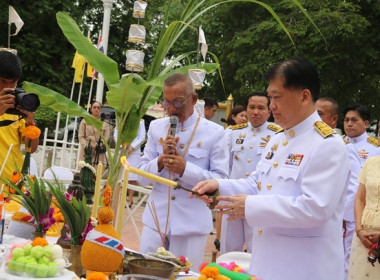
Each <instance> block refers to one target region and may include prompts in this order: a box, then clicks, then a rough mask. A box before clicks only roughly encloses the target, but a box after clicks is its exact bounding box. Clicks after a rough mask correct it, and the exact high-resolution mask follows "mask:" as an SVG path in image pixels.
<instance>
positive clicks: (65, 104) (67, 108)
mask: <svg viewBox="0 0 380 280" xmlns="http://www.w3.org/2000/svg"><path fill="white" fill-rule="evenodd" d="M23 88H24V89H25V91H26V92H30V93H35V94H37V95H38V97H39V99H40V102H41V104H43V105H46V106H48V107H49V108H51V109H53V110H55V111H57V112H66V113H67V114H68V115H70V116H78V117H83V118H84V119H85V120H86V123H87V124H89V125H93V126H95V127H96V128H97V129H99V130H101V129H102V122H101V121H99V120H98V119H97V118H94V117H93V116H91V115H90V114H89V113H88V112H87V111H86V110H85V109H83V108H82V107H81V106H79V105H78V104H77V103H75V102H73V101H71V100H70V99H68V98H66V97H65V96H64V95H62V94H59V93H58V92H56V91H54V90H51V89H49V88H46V87H43V86H40V85H37V84H34V83H31V82H26V81H25V82H24V83H23Z"/></svg>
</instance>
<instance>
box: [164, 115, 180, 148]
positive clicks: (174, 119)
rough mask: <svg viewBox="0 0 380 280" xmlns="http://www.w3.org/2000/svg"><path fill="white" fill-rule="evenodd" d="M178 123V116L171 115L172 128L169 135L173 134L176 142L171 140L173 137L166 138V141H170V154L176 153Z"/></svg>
mask: <svg viewBox="0 0 380 280" xmlns="http://www.w3.org/2000/svg"><path fill="white" fill-rule="evenodd" d="M177 124H178V117H177V116H175V115H173V116H170V128H169V135H170V136H173V138H174V143H175V144H174V143H172V141H170V140H171V139H170V138H172V137H168V138H166V141H168V140H169V141H168V142H169V143H168V144H167V154H170V155H175V154H176V145H177V142H176V141H175V134H176V130H177Z"/></svg>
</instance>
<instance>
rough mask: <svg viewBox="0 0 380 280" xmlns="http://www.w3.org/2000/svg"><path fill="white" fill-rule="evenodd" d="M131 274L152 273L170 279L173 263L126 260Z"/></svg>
mask: <svg viewBox="0 0 380 280" xmlns="http://www.w3.org/2000/svg"><path fill="white" fill-rule="evenodd" d="M128 268H129V271H130V273H132V274H143V275H153V276H158V277H162V278H165V279H170V276H171V275H172V274H173V271H174V264H172V263H168V262H163V261H159V260H149V259H134V260H130V261H129V262H128Z"/></svg>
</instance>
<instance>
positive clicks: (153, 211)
mask: <svg viewBox="0 0 380 280" xmlns="http://www.w3.org/2000/svg"><path fill="white" fill-rule="evenodd" d="M148 207H149V211H150V213H151V214H152V217H153V221H154V223H155V224H156V228H157V231H158V234H159V235H160V238H161V241H162V247H164V248H165V239H164V237H163V235H162V232H161V228H160V222H159V220H158V216H157V211H156V206H155V204H154V201H152V202H151V203H148Z"/></svg>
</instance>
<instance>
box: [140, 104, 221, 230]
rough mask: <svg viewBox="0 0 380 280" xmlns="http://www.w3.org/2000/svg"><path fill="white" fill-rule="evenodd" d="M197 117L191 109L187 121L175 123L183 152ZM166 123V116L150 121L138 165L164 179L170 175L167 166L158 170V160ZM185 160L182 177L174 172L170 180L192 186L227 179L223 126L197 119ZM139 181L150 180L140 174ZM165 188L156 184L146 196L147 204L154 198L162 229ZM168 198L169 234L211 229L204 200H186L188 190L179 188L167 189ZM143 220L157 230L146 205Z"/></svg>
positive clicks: (165, 198) (165, 197) (164, 136)
mask: <svg viewBox="0 0 380 280" xmlns="http://www.w3.org/2000/svg"><path fill="white" fill-rule="evenodd" d="M198 118H199V115H198V113H196V112H195V111H194V113H193V114H192V115H191V116H190V117H189V118H188V119H187V120H186V121H184V122H183V123H178V125H177V131H176V136H178V137H179V138H180V140H179V142H178V144H177V150H178V152H179V153H183V151H184V150H185V149H186V145H187V144H188V143H189V141H190V138H191V136H192V133H193V131H194V128H195V125H196V123H197V120H198ZM169 122H170V118H168V117H167V118H162V119H158V120H155V121H153V122H151V124H150V127H149V131H148V141H147V143H146V145H145V149H144V155H143V157H142V159H141V164H140V167H139V168H141V169H143V170H145V171H147V172H150V173H153V174H156V175H159V176H162V177H164V178H169V172H168V171H167V170H166V169H163V170H162V171H161V172H159V171H158V164H157V160H158V157H159V155H161V154H162V153H163V147H162V142H163V141H164V139H166V135H167V132H168V128H169V125H170V123H169ZM185 160H186V168H185V171H184V173H183V175H182V177H180V176H179V175H178V174H175V173H174V174H172V175H171V177H170V179H172V180H175V179H178V180H179V182H180V183H181V184H182V185H183V186H184V187H187V188H190V189H192V188H193V187H194V186H195V185H196V184H197V183H198V182H200V181H204V180H208V179H211V178H219V179H222V178H228V150H227V142H226V138H225V135H224V130H223V127H222V126H220V125H218V124H216V123H214V122H211V121H208V120H206V119H204V118H200V120H199V124H198V127H197V129H196V131H195V133H194V136H193V139H192V141H191V143H190V146H189V149H188V151H187V153H186V154H185ZM139 181H140V183H142V184H149V183H151V182H150V181H149V180H147V179H143V178H141V177H140V180H139ZM168 188H169V187H168V186H166V185H162V184H159V183H156V184H155V185H154V187H153V190H152V193H151V195H150V196H149V199H148V203H151V202H152V201H154V204H155V207H156V211H157V217H158V220H159V223H160V227H161V229H162V231H163V229H164V228H165V225H166V215H167V206H168ZM170 199H171V200H170V217H169V224H168V234H170V235H196V234H208V233H209V232H210V231H211V230H212V229H213V225H212V216H211V211H210V209H209V208H208V207H207V205H206V204H205V203H204V202H203V201H201V200H199V199H189V192H187V191H184V190H182V189H177V190H174V189H170ZM142 221H143V224H144V225H146V226H148V227H150V228H152V229H155V230H157V228H156V225H155V223H154V220H153V217H152V214H151V213H150V211H149V209H148V207H146V208H145V211H144V213H143V218H142Z"/></svg>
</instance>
